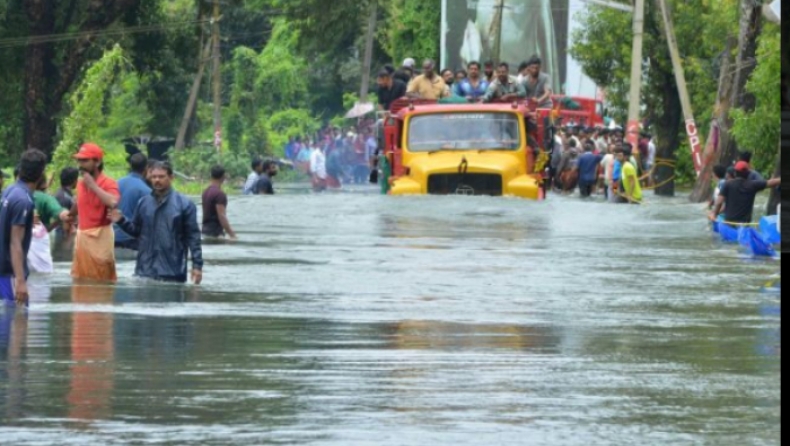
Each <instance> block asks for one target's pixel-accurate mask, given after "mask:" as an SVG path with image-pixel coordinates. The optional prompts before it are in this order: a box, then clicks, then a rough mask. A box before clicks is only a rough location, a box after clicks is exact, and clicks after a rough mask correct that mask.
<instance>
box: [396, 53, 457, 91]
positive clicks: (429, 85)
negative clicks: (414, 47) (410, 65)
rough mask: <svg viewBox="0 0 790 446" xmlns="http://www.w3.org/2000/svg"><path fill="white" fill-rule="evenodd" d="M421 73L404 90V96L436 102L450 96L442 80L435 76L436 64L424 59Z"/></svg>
mask: <svg viewBox="0 0 790 446" xmlns="http://www.w3.org/2000/svg"><path fill="white" fill-rule="evenodd" d="M422 70H423V73H422V74H421V75H419V76H417V77H415V78H414V79H413V80H412V81H411V83H410V84H409V87H408V89H407V90H406V95H407V96H408V97H410V98H413V99H426V100H429V101H436V100H439V99H441V98H446V97H449V96H450V89H449V88H448V87H447V84H445V83H444V79H442V78H441V76H438V75H437V74H436V63H435V62H434V61H433V60H431V59H426V60H425V62H423V64H422Z"/></svg>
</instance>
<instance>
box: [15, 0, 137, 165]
mask: <svg viewBox="0 0 790 446" xmlns="http://www.w3.org/2000/svg"><path fill="white" fill-rule="evenodd" d="M140 1H141V0H113V1H110V0H93V1H91V2H88V7H87V10H86V11H85V19H83V20H82V21H81V23H80V24H79V28H78V29H76V30H75V31H77V32H80V33H84V34H83V35H82V36H81V37H79V38H78V39H75V40H73V41H69V42H68V45H62V44H61V45H57V44H56V43H54V42H46V43H42V42H36V40H35V39H36V38H37V37H39V38H40V37H41V36H47V35H52V34H56V33H57V28H56V26H55V25H56V19H55V13H56V8H55V6H54V5H53V2H51V1H40V0H24V2H23V4H24V8H25V14H26V16H27V21H28V22H29V23H30V37H31V38H32V39H33V41H32V42H31V43H30V44H29V45H28V47H27V50H26V54H25V91H24V94H25V115H26V116H25V129H24V130H25V145H26V146H27V147H34V148H37V149H40V150H42V151H44V152H45V153H47V154H49V155H51V154H52V153H53V151H54V150H55V135H56V132H57V124H56V121H55V117H56V116H57V115H58V113H60V112H61V110H62V109H63V99H64V98H65V97H66V94H67V93H68V92H69V90H70V89H71V87H72V86H73V85H74V83H75V82H76V80H77V78H78V77H79V75H80V73H81V72H82V68H83V66H84V65H85V63H86V62H87V58H88V50H89V49H90V48H91V46H92V45H93V42H94V41H95V39H96V36H97V32H98V31H100V30H102V29H106V28H107V27H109V26H110V25H112V24H113V23H114V22H115V21H116V20H117V19H118V18H119V17H121V16H122V15H123V14H125V13H126V12H128V11H129V10H132V9H133V8H135V7H137V6H138V5H139V3H140ZM66 17H67V18H68V13H67V14H66ZM67 25H75V24H73V23H72V24H61V26H67Z"/></svg>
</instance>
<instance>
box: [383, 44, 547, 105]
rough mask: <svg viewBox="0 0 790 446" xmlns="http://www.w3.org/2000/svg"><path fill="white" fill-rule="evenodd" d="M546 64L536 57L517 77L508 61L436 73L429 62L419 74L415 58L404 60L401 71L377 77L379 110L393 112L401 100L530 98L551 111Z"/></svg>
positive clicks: (387, 71) (389, 69) (385, 71)
mask: <svg viewBox="0 0 790 446" xmlns="http://www.w3.org/2000/svg"><path fill="white" fill-rule="evenodd" d="M542 65H543V62H542V61H541V59H540V58H539V57H538V56H533V57H532V58H530V59H529V60H528V61H526V62H523V63H522V64H521V65H520V66H519V70H518V76H513V75H511V72H510V65H509V64H508V63H506V62H502V63H499V64H494V62H490V61H489V62H486V63H485V64H482V65H481V64H480V62H470V63H469V64H468V65H467V66H466V68H465V69H460V70H450V69H444V70H442V71H440V72H437V69H436V63H435V62H434V61H433V60H431V59H426V60H425V61H424V62H423V64H422V72H421V73H420V74H418V73H417V71H416V62H415V60H414V59H412V58H408V59H406V60H404V61H403V65H402V66H401V68H400V69H399V70H395V68H394V67H393V66H391V65H387V66H385V67H384V68H383V69H382V70H381V71H380V72H379V74H378V87H379V88H378V104H379V108H380V110H383V111H388V110H390V108H391V106H392V103H393V102H395V101H396V100H398V99H401V98H411V99H424V100H431V101H436V100H441V99H449V98H455V99H456V100H465V101H467V102H471V103H480V102H483V103H487V102H495V101H499V102H501V101H512V100H521V99H530V100H532V101H534V102H535V103H536V104H537V105H538V107H541V108H552V105H553V103H552V100H551V95H552V93H553V91H552V86H551V81H550V78H549V75H548V74H546V73H544V72H542V70H541V69H542Z"/></svg>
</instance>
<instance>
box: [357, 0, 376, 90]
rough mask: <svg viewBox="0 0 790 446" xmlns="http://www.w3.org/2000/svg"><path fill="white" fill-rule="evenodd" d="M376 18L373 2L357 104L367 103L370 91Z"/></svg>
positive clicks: (374, 3)
mask: <svg viewBox="0 0 790 446" xmlns="http://www.w3.org/2000/svg"><path fill="white" fill-rule="evenodd" d="M377 17H378V2H377V1H374V2H373V5H372V6H371V11H370V18H369V19H368V34H367V36H366V41H365V60H364V61H363V63H362V88H361V89H360V92H359V102H361V103H363V104H364V103H366V102H368V92H369V90H370V68H371V66H372V65H373V37H374V35H375V34H376V19H377Z"/></svg>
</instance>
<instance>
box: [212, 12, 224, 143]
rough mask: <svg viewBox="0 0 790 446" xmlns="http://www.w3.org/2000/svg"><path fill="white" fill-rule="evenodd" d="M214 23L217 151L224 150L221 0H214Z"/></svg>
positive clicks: (213, 54) (215, 136)
mask: <svg viewBox="0 0 790 446" xmlns="http://www.w3.org/2000/svg"><path fill="white" fill-rule="evenodd" d="M211 21H212V33H211V34H212V36H211V38H212V41H213V45H212V46H213V49H212V57H213V70H212V84H213V85H212V86H213V92H214V98H213V101H214V147H215V148H216V149H217V151H220V150H221V148H222V74H221V72H220V47H219V0H214V15H213V17H212V19H211Z"/></svg>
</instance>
